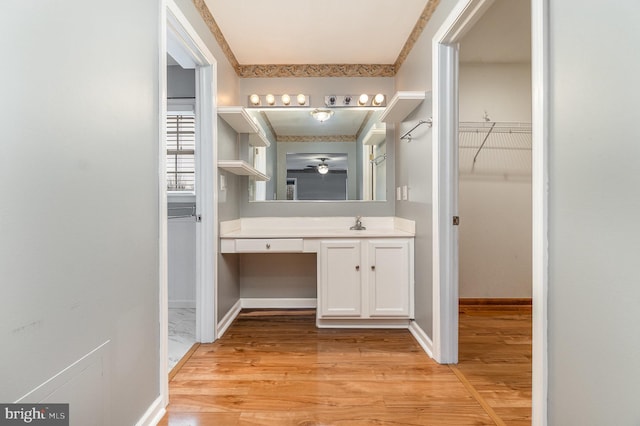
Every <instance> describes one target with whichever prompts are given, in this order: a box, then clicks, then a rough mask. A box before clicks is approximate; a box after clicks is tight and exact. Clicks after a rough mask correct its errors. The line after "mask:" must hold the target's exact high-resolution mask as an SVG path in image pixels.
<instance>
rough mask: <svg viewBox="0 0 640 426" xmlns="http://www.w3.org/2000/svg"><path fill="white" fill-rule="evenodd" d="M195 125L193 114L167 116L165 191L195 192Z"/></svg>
mask: <svg viewBox="0 0 640 426" xmlns="http://www.w3.org/2000/svg"><path fill="white" fill-rule="evenodd" d="M195 125H196V121H195V116H194V115H193V114H171V113H169V114H167V191H194V190H195V148H196V131H195V130H196V129H195Z"/></svg>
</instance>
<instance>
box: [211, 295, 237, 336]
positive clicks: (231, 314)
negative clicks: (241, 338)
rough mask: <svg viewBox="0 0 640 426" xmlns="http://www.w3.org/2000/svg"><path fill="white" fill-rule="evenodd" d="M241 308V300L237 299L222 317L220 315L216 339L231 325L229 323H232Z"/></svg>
mask: <svg viewBox="0 0 640 426" xmlns="http://www.w3.org/2000/svg"><path fill="white" fill-rule="evenodd" d="M241 309H242V301H241V300H240V299H238V301H237V302H236V303H235V304H234V305H233V306H232V307H231V309H229V311H228V312H227V313H226V314H224V317H222V319H221V320H220V321H219V322H218V336H217V338H218V339H219V338H221V337H222V335H223V334H224V333H225V332H226V331H227V329H228V328H229V327H230V326H231V324H232V323H233V320H235V319H236V318H237V316H238V314H239V313H240V310H241Z"/></svg>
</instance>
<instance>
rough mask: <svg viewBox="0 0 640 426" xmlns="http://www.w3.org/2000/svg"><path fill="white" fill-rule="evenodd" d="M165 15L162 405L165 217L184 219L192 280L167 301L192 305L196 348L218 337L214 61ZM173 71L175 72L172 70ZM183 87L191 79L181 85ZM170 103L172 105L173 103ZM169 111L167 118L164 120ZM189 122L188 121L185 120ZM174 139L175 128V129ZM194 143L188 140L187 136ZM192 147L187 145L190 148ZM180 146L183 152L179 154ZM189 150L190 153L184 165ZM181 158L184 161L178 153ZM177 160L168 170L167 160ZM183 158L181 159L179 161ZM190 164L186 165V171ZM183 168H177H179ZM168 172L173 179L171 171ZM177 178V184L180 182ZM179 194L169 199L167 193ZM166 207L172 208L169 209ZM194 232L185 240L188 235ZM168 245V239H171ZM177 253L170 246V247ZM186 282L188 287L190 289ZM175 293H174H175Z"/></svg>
mask: <svg viewBox="0 0 640 426" xmlns="http://www.w3.org/2000/svg"><path fill="white" fill-rule="evenodd" d="M165 12H166V15H165V16H166V17H165V18H163V19H162V20H161V22H162V29H161V31H162V34H161V40H162V42H161V43H160V84H159V92H160V93H159V96H160V99H161V102H160V104H161V110H160V116H161V120H160V122H161V128H160V135H161V137H160V147H159V156H160V164H161V168H160V173H159V190H160V200H161V202H160V205H159V216H160V247H161V252H160V265H159V266H160V277H161V278H160V377H165V378H167V380H162V381H161V384H160V388H161V389H160V394H161V396H162V399H163V403H164V405H166V404H167V403H168V372H169V368H168V366H169V359H168V329H169V315H168V313H169V285H168V282H169V277H168V273H169V263H170V261H171V260H176V257H175V255H176V253H175V252H174V253H172V258H171V259H170V258H169V253H170V248H169V242H170V239H169V232H168V221H169V220H170V219H169V217H170V216H171V217H175V218H176V220H178V219H180V220H186V223H185V225H188V226H187V228H190V230H188V231H185V232H184V234H185V235H183V237H184V236H186V238H182V241H181V242H182V244H184V245H185V247H184V248H185V251H187V252H188V253H187V256H186V258H187V261H188V262H187V263H189V266H188V267H185V270H186V271H188V272H187V275H188V276H189V277H188V278H187V279H186V281H187V283H185V284H186V286H185V289H184V290H185V291H184V292H183V293H182V294H183V295H187V296H183V297H184V298H182V299H181V298H180V296H178V297H176V298H174V300H173V301H172V302H173V303H174V306H176V305H175V303H176V302H178V304H182V305H186V304H188V305H189V306H193V307H192V308H191V309H193V316H194V321H195V330H194V336H195V340H196V341H197V342H206V343H208V342H213V341H214V340H215V338H216V333H215V330H216V315H215V295H216V286H217V275H216V271H217V254H218V249H217V244H216V242H217V238H218V234H217V209H216V206H217V203H216V199H217V193H216V191H215V189H216V187H217V173H215V170H216V169H215V167H214V166H215V164H217V152H216V150H217V143H216V141H217V125H216V119H215V117H216V113H217V108H216V105H215V99H216V96H215V94H216V61H215V58H214V56H213V54H212V53H211V52H210V51H209V49H208V48H207V46H206V45H205V43H204V42H203V41H202V39H201V38H200V37H199V36H198V34H197V33H196V31H195V30H194V29H193V27H192V26H191V24H190V23H189V21H188V20H187V18H186V17H185V16H184V14H183V13H182V11H181V10H180V9H179V8H178V7H177V5H176V4H175V3H174V2H173V1H172V0H168V1H167V2H166V9H165ZM168 58H171V61H175V63H177V64H179V65H180V68H182V70H183V71H185V70H192V71H190V72H188V73H187V74H190V75H191V76H192V78H193V79H192V80H191V82H190V84H192V85H193V91H192V92H193V94H194V96H193V99H175V98H190V96H170V94H169V92H168V91H167V85H168V79H169V78H168V71H167V66H168ZM174 71H176V72H181V71H178V70H177V69H176V70H174ZM185 81H189V79H186V80H185ZM170 98H174V99H170ZM169 109H172V111H169ZM169 112H171V114H169ZM174 116H182V117H183V118H184V122H183V125H184V129H185V134H184V137H185V140H184V142H185V144H184V145H182V146H181V147H180V146H178V145H179V144H178V143H177V142H176V141H170V140H169V138H168V132H167V131H168V130H170V129H168V118H169V117H174ZM189 117H191V118H189ZM172 132H173V135H172V136H175V133H176V132H177V130H176V129H175V128H174V129H172ZM190 136H191V137H192V141H191V142H189V137H190ZM189 143H191V146H188V145H189ZM180 148H182V149H180ZM188 151H192V152H193V155H192V156H191V157H190V160H187V157H188ZM183 154H186V155H183ZM169 157H171V159H172V160H174V164H173V167H167V160H168V158H169ZM177 157H183V158H177ZM189 161H190V162H191V163H192V164H191V166H190V167H184V166H185V165H186V164H187V163H189ZM178 163H180V164H179V165H178V166H176V165H177V164H178ZM169 172H171V176H170V173H169ZM178 177H179V178H178ZM169 188H171V189H177V190H178V191H172V193H171V195H169V191H168V189H169ZM170 206H171V207H172V210H169V208H170ZM189 233H191V234H190V235H187V234H189ZM171 242H173V241H171ZM174 248H175V247H174ZM189 282H192V283H193V285H192V286H191V284H190V283H189ZM174 295H175V294H174Z"/></svg>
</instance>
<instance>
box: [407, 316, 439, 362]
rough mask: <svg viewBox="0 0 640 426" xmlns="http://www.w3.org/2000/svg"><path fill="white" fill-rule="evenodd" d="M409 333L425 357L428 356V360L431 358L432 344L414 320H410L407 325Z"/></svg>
mask: <svg viewBox="0 0 640 426" xmlns="http://www.w3.org/2000/svg"><path fill="white" fill-rule="evenodd" d="M409 332H410V333H411V335H412V336H413V337H414V339H416V341H417V342H418V344H419V345H420V347H421V348H422V349H423V350H424V351H425V352H426V353H427V355H429V357H430V358H433V342H432V341H431V339H430V338H429V336H428V335H427V333H426V332H425V331H424V330H423V329H422V328H421V327H420V326H419V325H418V323H417V322H415V320H412V321H411V322H410V323H409Z"/></svg>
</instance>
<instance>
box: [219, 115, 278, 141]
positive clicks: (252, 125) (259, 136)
mask: <svg viewBox="0 0 640 426" xmlns="http://www.w3.org/2000/svg"><path fill="white" fill-rule="evenodd" d="M218 115H219V116H220V118H222V119H223V120H224V121H226V122H227V124H229V125H230V126H231V127H232V128H233V130H235V131H236V132H238V133H248V134H249V135H250V136H249V143H250V144H251V145H253V146H269V145H270V143H269V141H268V140H267V138H266V136H265V135H264V132H263V131H262V129H261V128H260V125H259V124H258V123H256V122H255V121H254V120H253V117H251V115H250V114H249V113H248V112H247V110H246V109H245V108H244V107H241V106H221V107H218Z"/></svg>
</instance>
